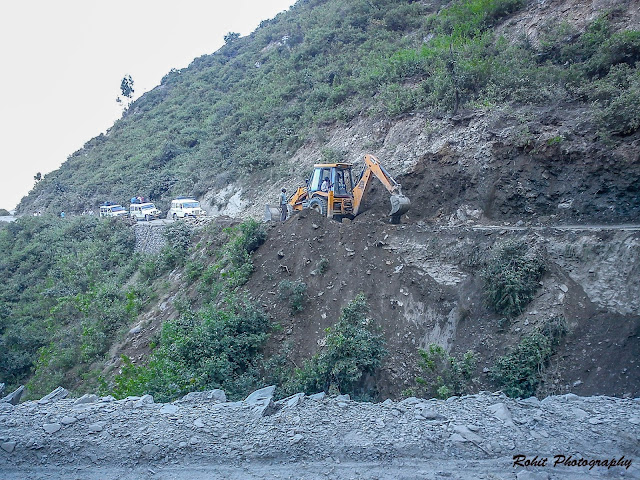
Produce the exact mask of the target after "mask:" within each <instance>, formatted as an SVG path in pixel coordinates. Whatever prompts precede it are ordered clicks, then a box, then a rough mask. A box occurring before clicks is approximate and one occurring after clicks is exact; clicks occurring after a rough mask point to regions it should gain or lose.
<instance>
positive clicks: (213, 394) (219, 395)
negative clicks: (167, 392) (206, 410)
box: [179, 389, 227, 403]
mask: <svg viewBox="0 0 640 480" xmlns="http://www.w3.org/2000/svg"><path fill="white" fill-rule="evenodd" d="M226 401H227V396H226V395H225V393H224V392H223V391H222V390H220V389H215V390H207V391H206V392H191V393H187V394H186V395H185V396H184V397H182V399H181V400H179V402H180V403H204V402H215V403H225V402H226Z"/></svg>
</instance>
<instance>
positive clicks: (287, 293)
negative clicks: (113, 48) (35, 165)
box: [0, 0, 640, 400]
mask: <svg viewBox="0 0 640 480" xmlns="http://www.w3.org/2000/svg"><path fill="white" fill-rule="evenodd" d="M550 19H552V20H550ZM639 22H640V20H639V14H638V11H637V7H636V5H635V3H634V2H632V1H627V2H610V3H607V2H601V4H599V5H598V7H597V8H596V7H594V6H592V5H588V6H587V5H583V4H579V3H578V2H572V1H551V2H542V3H540V2H526V1H519V0H486V1H485V0H467V1H462V2H390V1H388V2H387V1H376V2H365V1H356V2H349V4H348V5H344V2H337V1H308V2H304V1H301V2H298V3H297V4H296V5H295V6H294V7H293V8H292V9H291V10H290V11H289V12H286V13H283V14H280V15H279V16H278V17H276V18H275V19H273V20H270V21H266V22H263V24H262V25H261V27H260V28H258V29H257V30H256V31H255V32H254V33H253V34H252V35H250V36H249V37H246V38H240V39H237V40H233V41H230V42H228V43H227V45H225V47H223V48H222V49H221V50H220V51H218V52H216V53H214V54H213V55H209V56H204V57H201V58H199V59H196V60H195V61H194V62H193V63H192V64H191V65H190V66H189V67H188V68H187V69H184V70H181V71H172V72H170V73H169V74H168V75H167V76H166V77H165V78H164V79H163V81H162V84H161V85H160V86H159V87H157V88H156V89H154V90H153V91H151V92H149V93H147V94H145V95H144V96H142V97H141V98H140V99H138V100H137V101H136V102H134V103H133V104H132V105H131V106H130V107H129V109H128V110H127V112H126V113H125V115H124V116H123V118H122V119H121V120H119V121H118V122H116V124H114V126H113V127H112V128H111V129H110V130H109V132H108V133H107V134H106V135H102V136H100V137H97V138H95V139H92V140H91V141H89V142H88V143H87V144H86V145H85V147H84V148H83V149H81V150H80V151H78V152H76V153H75V154H73V155H72V156H71V157H70V158H69V159H68V160H67V162H65V164H64V165H63V166H62V167H61V168H60V169H59V170H58V171H56V172H53V173H51V174H49V175H47V176H45V178H44V179H43V180H42V181H40V182H39V183H38V184H37V185H36V186H35V187H34V190H33V191H32V192H31V193H30V194H29V195H28V196H27V197H26V198H25V199H24V200H23V202H22V203H21V205H20V207H19V212H20V213H23V214H27V213H30V212H33V211H36V210H38V211H44V212H49V213H52V214H56V213H57V212H58V211H59V210H62V209H63V210H65V211H66V212H73V211H76V212H79V211H83V210H85V209H87V208H95V207H96V205H98V204H99V203H100V202H102V201H104V200H106V199H109V200H112V201H118V202H121V203H125V201H126V200H127V199H128V198H130V197H131V195H133V194H141V195H144V196H147V197H149V198H151V199H152V200H154V201H156V203H158V204H159V205H161V206H164V205H166V204H167V202H168V201H169V200H170V198H171V197H172V196H174V195H177V194H180V193H185V192H189V193H192V194H194V195H197V196H199V197H202V198H203V200H204V203H205V204H206V207H207V208H208V210H209V212H210V213H211V214H213V215H218V218H217V219H215V220H213V221H212V222H210V223H209V224H207V225H204V226H203V225H195V226H194V225H191V224H189V223H185V222H181V223H178V224H175V225H172V226H170V227H167V237H168V239H167V241H168V243H167V247H166V248H165V249H164V250H163V251H162V252H161V254H160V255H157V256H145V255H143V254H141V253H140V252H135V251H134V248H133V241H132V240H131V237H130V236H129V235H130V231H129V230H128V229H127V228H126V227H125V226H123V225H122V224H119V223H113V222H111V223H108V224H107V223H104V222H102V221H100V220H97V219H89V218H85V217H79V218H76V219H66V220H60V219H54V218H51V217H46V216H45V217H33V218H27V217H26V216H25V217H23V219H22V220H19V221H17V222H14V223H12V224H11V225H8V226H6V227H5V228H4V229H3V230H2V231H1V232H0V234H1V235H2V236H1V237H0V241H1V242H3V243H2V245H3V249H4V250H6V251H7V252H9V254H8V255H7V257H6V258H7V259H6V260H3V263H2V264H1V266H2V272H3V274H4V276H5V277H6V278H7V279H8V280H7V283H6V285H5V286H4V287H3V289H4V290H3V293H2V297H1V300H2V305H1V306H2V310H0V318H1V319H2V341H3V342H4V343H3V344H4V346H5V349H4V351H3V352H2V353H1V354H0V360H1V361H2V362H3V365H6V366H7V370H5V371H6V372H7V374H6V375H7V378H6V379H3V381H6V382H7V383H8V384H10V385H15V386H17V385H18V384H20V383H22V382H24V381H26V380H29V382H30V383H29V387H30V392H31V394H32V395H33V396H34V398H35V397H37V395H41V394H44V393H47V392H48V391H50V390H51V389H52V388H54V387H55V386H57V385H59V384H65V385H64V386H65V387H67V388H72V389H74V390H75V391H76V392H78V393H83V392H84V391H90V390H92V389H97V388H99V389H103V390H104V393H113V394H115V395H116V396H118V397H126V396H127V395H140V394H143V393H152V394H153V395H154V396H155V397H156V398H158V399H160V400H170V399H173V398H176V397H178V396H180V395H183V394H185V393H187V392H189V391H194V390H201V389H209V388H222V389H224V390H225V392H227V394H228V395H229V396H230V397H232V398H242V397H243V396H244V395H245V394H246V393H248V391H250V390H251V389H253V388H256V387H258V386H261V385H263V384H265V383H273V384H277V385H278V386H279V389H280V395H286V394H288V393H296V392H297V391H307V392H308V393H313V392H312V390H318V391H319V390H325V391H327V392H330V393H350V394H351V395H353V396H354V398H360V399H382V398H387V397H392V398H399V397H402V396H407V395H413V394H415V395H427V396H430V395H433V396H440V397H444V398H446V397H448V396H451V395H462V394H465V393H470V392H475V391H478V390H480V389H502V390H504V391H505V392H507V393H508V394H509V395H511V396H514V397H518V396H521V397H526V396H530V395H534V394H536V395H539V396H545V395H548V394H559V393H567V392H573V393H578V394H583V395H590V394H608V395H616V396H638V388H639V385H640V365H638V360H637V359H638V358H639V355H638V354H639V353H640V347H639V342H638V328H639V326H640V314H639V312H640V310H639V305H638V298H640V296H639V295H638V294H639V293H640V292H639V291H638V289H639V286H638V284H637V282H634V280H633V279H634V278H637V276H638V273H639V270H640V266H639V262H640V260H639V258H640V255H639V249H640V242H639V238H638V237H639V233H638V230H637V228H636V229H634V228H633V224H637V222H638V219H639V214H640V195H638V185H640V182H639V181H638V180H640V156H639V154H638V152H639V151H640V149H639V148H638V145H639V140H640V134H639V133H638V130H639V128H640V117H639V116H638V115H639V114H638V112H640V108H638V107H639V106H640V78H639V73H638V67H637V62H638V61H639V60H640V33H639V32H638V26H639ZM365 152H367V153H374V154H376V155H377V156H378V158H380V160H381V161H382V163H383V164H384V165H385V167H387V168H388V169H389V170H390V171H391V173H392V174H393V175H394V176H395V178H396V179H397V180H398V181H399V182H400V183H401V184H402V185H403V192H404V193H405V194H406V195H407V196H409V197H410V198H411V201H412V209H411V210H410V211H409V212H408V214H407V215H406V216H405V217H403V219H402V221H401V224H400V225H390V224H389V223H388V222H387V219H386V211H387V210H388V208H387V207H386V202H387V198H386V192H385V191H384V189H383V188H381V186H380V185H375V184H374V185H373V186H372V188H371V190H370V191H369V193H368V194H367V198H366V201H365V211H364V212H363V213H362V214H361V215H359V216H358V217H356V218H355V219H354V220H353V222H351V223H344V224H338V223H336V222H332V221H329V220H327V219H325V218H322V217H319V216H318V215H316V214H315V213H313V212H303V213H301V214H297V215H294V216H293V217H292V218H291V219H289V220H288V221H287V222H285V223H284V224H275V225H269V226H260V225H258V224H257V223H255V222H252V221H250V220H245V221H242V220H241V218H237V217H243V218H249V217H251V216H253V217H255V218H257V217H258V216H260V215H261V213H262V211H263V209H264V203H267V202H272V203H273V202H275V200H276V198H277V192H278V191H279V190H280V188H281V187H282V186H286V187H287V188H288V189H289V191H291V190H292V189H293V188H294V187H295V186H296V185H298V184H302V183H303V182H304V179H305V176H306V174H307V173H308V171H309V168H310V167H311V165H312V164H313V163H314V162H317V161H351V162H354V163H357V162H359V161H360V159H361V156H362V155H363V154H364V153H365ZM163 204H164V205H163ZM165 210H166V208H165ZM222 214H228V215H230V216H232V217H234V218H227V217H223V216H219V215H222ZM590 224H593V225H598V226H599V228H597V229H593V230H592V229H589V228H586V227H585V228H583V227H581V225H590ZM616 224H631V225H632V226H631V227H629V229H627V230H624V229H618V228H616ZM558 226H564V229H557V228H555V227H558ZM109 228H112V229H114V230H115V231H116V232H117V235H118V238H119V240H117V239H115V238H113V239H111V240H109V241H113V242H114V243H109V244H104V242H103V243H101V241H102V240H103V235H105V232H106V231H108V229H109ZM70 239H73V241H72V242H71V243H69V242H68V240H70ZM43 245H47V247H46V248H45V246H43ZM38 255H40V256H39V257H38ZM40 258H42V259H44V262H41V261H40V260H39V259H40ZM21 272H27V275H29V279H31V280H29V281H26V280H25V279H20V274H21ZM36 272H37V273H36ZM76 272H82V275H81V276H76ZM110 272H114V273H115V274H116V276H115V277H114V276H113V275H110ZM25 332H26V334H25ZM122 354H124V356H122Z"/></svg>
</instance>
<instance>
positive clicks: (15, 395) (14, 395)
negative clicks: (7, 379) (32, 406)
mask: <svg viewBox="0 0 640 480" xmlns="http://www.w3.org/2000/svg"><path fill="white" fill-rule="evenodd" d="M23 393H24V385H20V386H19V387H18V388H16V389H15V390H14V391H13V392H11V393H10V394H9V395H7V396H6V397H4V398H3V399H2V400H0V402H6V403H10V404H11V405H17V404H18V403H20V397H22V394H23Z"/></svg>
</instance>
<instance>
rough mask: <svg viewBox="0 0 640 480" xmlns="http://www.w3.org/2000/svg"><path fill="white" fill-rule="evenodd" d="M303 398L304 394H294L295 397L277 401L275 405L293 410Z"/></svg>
mask: <svg viewBox="0 0 640 480" xmlns="http://www.w3.org/2000/svg"><path fill="white" fill-rule="evenodd" d="M303 398H304V393H296V394H295V395H291V396H290V397H287V398H283V399H282V400H278V401H277V402H276V405H282V406H283V407H284V408H293V407H296V406H298V405H300V403H301V402H302V399H303Z"/></svg>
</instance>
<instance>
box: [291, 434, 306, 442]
mask: <svg viewBox="0 0 640 480" xmlns="http://www.w3.org/2000/svg"><path fill="white" fill-rule="evenodd" d="M302 440H304V435H302V434H300V433H296V434H295V435H294V436H293V437H291V440H289V443H291V445H295V444H296V443H300V442H301V441H302Z"/></svg>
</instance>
